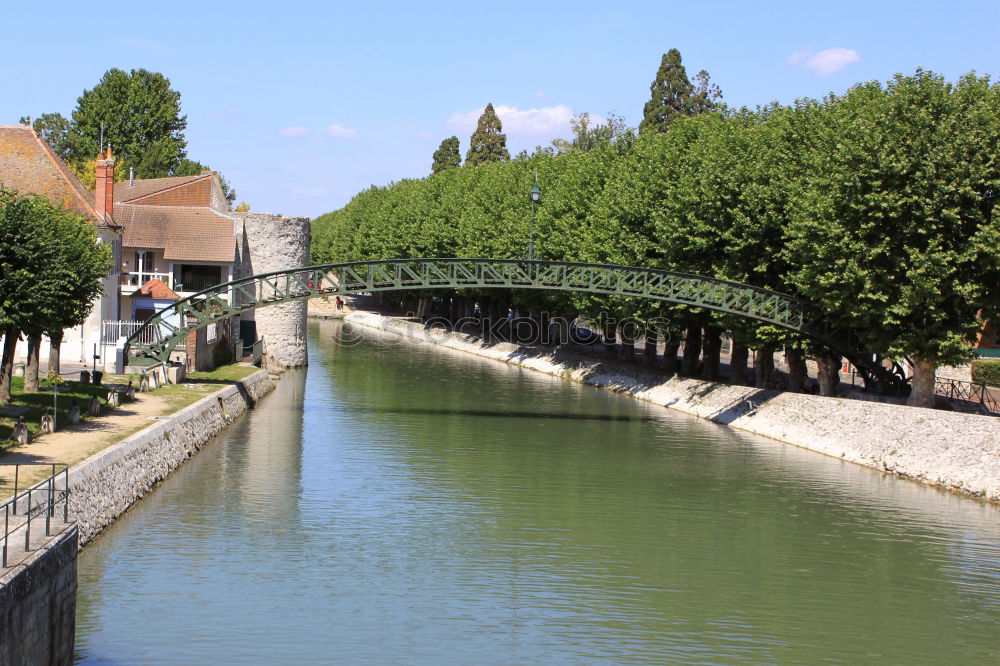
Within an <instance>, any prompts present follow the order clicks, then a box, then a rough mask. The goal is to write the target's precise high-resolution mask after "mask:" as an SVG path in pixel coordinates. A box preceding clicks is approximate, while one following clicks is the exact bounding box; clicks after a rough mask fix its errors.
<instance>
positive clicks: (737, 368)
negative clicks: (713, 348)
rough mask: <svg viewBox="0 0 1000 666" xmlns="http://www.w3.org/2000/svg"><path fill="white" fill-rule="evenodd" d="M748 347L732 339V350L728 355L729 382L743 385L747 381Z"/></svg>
mask: <svg viewBox="0 0 1000 666" xmlns="http://www.w3.org/2000/svg"><path fill="white" fill-rule="evenodd" d="M748 358H750V348H749V347H747V346H746V345H745V344H743V343H741V342H736V340H733V351H732V353H731V354H730V355H729V382H730V383H731V384H737V385H740V386H743V385H745V384H746V383H747V359H748Z"/></svg>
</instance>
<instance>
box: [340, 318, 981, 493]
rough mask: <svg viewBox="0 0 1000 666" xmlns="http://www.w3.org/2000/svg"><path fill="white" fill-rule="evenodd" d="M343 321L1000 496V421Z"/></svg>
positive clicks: (403, 326) (402, 326)
mask: <svg viewBox="0 0 1000 666" xmlns="http://www.w3.org/2000/svg"><path fill="white" fill-rule="evenodd" d="M344 319H345V321H347V322H349V323H353V324H360V325H363V326H367V327H371V328H376V329H380V330H382V331H386V332H389V333H393V334H397V335H401V336H405V337H408V338H413V339H417V340H425V341H428V342H432V343H434V344H438V345H442V346H444V347H448V348H450V349H456V350H460V351H463V352H469V353H472V354H476V355H478V356H484V357H487V358H492V359H495V360H498V361H503V362H505V363H513V364H516V365H519V366H522V367H525V368H529V369H532V370H538V371H540V372H545V373H547V374H550V375H556V376H560V377H566V378H568V379H572V380H574V381H578V382H583V383H586V384H591V385H593V386H598V387H601V388H604V389H608V390H611V391H615V392H618V393H623V394H626V395H630V396H632V397H635V398H638V399H640V400H646V401H648V402H652V403H655V404H658V405H662V406H664V407H669V408H671V409H676V410H679V411H682V412H685V413H688V414H692V415H694V416H698V417H701V418H704V419H708V420H710V421H714V422H716V423H723V424H726V425H730V426H733V427H734V428H740V429H741V430H746V431H749V432H753V433H757V434H759V435H765V436H767V437H771V438H773V439H777V440H779V441H782V442H787V443H789V444H794V445H796V446H800V447H802V448H806V449H811V450H813V451H818V452H820V453H825V454H827V455H830V456H834V457H837V458H841V459H843V460H849V461H851V462H855V463H858V464H861V465H865V466H868V467H872V468H874V469H878V470H880V471H888V472H893V473H895V474H899V475H901V476H905V477H910V478H913V479H916V480H919V481H922V482H924V483H929V484H933V485H937V486H941V487H945V488H948V489H952V490H957V491H961V492H964V493H969V494H972V495H976V496H979V497H986V498H989V499H991V500H1000V418H995V417H988V416H976V415H972V414H961V413H957V412H948V411H942V410H933V409H921V408H917V407H905V406H899V405H892V404H883V403H879V402H866V401H860V400H847V399H843V398H825V397H820V396H814V395H806V394H802V393H784V392H779V391H767V390H762V389H756V388H752V387H748V386H731V385H729V384H719V383H714V382H706V381H702V380H697V379H681V378H672V379H664V377H663V376H662V374H656V373H652V372H644V371H643V369H642V368H635V367H631V366H626V365H623V364H620V363H607V362H602V361H598V360H594V359H591V358H586V357H582V356H578V355H573V354H568V353H563V352H552V351H549V350H537V349H530V348H524V347H518V346H517V345H512V344H508V343H493V344H488V345H487V344H484V343H483V342H482V340H480V339H479V338H476V337H473V336H466V335H462V334H459V333H445V332H443V331H440V330H435V331H428V330H427V329H425V328H424V327H423V326H422V325H420V324H416V323H412V322H406V321H403V320H400V319H392V318H387V317H382V316H380V315H377V314H373V313H368V312H355V313H351V314H348V315H346V316H345V317H344Z"/></svg>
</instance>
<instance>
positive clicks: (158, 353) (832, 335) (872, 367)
mask: <svg viewBox="0 0 1000 666" xmlns="http://www.w3.org/2000/svg"><path fill="white" fill-rule="evenodd" d="M461 288H474V289H490V288H496V289H545V290H562V291H574V292H582V293H590V294H601V295H617V296H633V297H637V298H647V299H650V300H656V301H663V302H667V303H674V304H679V305H689V306H691V307H700V308H704V309H706V310H711V311H713V312H721V313H725V314H731V315H736V316H740V317H746V318H749V319H754V320H757V321H761V322H764V323H768V324H771V325H774V326H777V327H779V328H783V329H786V330H789V331H794V332H796V333H800V334H802V335H804V336H806V337H808V338H811V339H812V340H815V341H816V342H818V343H820V344H821V345H823V346H826V347H829V348H830V349H831V350H832V351H834V352H836V353H838V354H840V355H842V356H844V357H846V358H847V359H848V360H850V362H851V363H853V364H854V365H855V366H856V367H857V368H858V370H859V371H860V373H861V374H862V376H863V377H864V379H865V383H866V385H879V386H881V387H883V388H887V389H900V388H902V387H903V386H905V384H906V382H907V379H906V377H905V374H904V373H903V372H902V369H901V368H900V367H899V366H898V364H894V365H893V367H892V368H891V369H887V368H886V367H884V366H883V364H882V360H881V359H880V358H879V357H877V356H875V355H872V354H870V353H867V352H865V350H863V349H862V348H860V346H859V345H858V341H857V336H855V335H854V334H852V333H851V331H848V330H844V329H838V328H834V327H832V326H831V325H830V323H829V321H828V320H827V319H826V318H825V317H824V316H823V314H822V313H821V312H820V311H819V310H818V309H817V308H816V307H815V306H813V305H812V304H810V303H809V302H807V301H804V300H802V299H800V298H796V297H795V296H790V295H788V294H784V293H781V292H777V291H772V290H769V289H762V288H760V287H754V286H752V285H747V284H742V283H739V282H730V281H727V280H720V279H717V278H710V277H704V276H699V275H691V274H687V273H678V272H674V271H665V270H660V269H654V268H639V267H634V266H617V265H611V264H588V263H573V262H564V261H543V260H516V259H465V258H454V259H451V258H434V259H386V260H377V261H355V262H348V263H340V264H324V265H318V266H308V267H305V268H294V269H289V270H284V271H275V272H271V273H262V274H259V275H252V276H249V277H244V278H240V279H238V280H234V281H232V282H227V283H225V284H220V285H216V286H214V287H211V288H209V289H206V290H204V291H201V292H199V293H197V294H193V295H191V296H188V297H186V298H184V299H182V300H180V301H177V302H176V303H174V304H173V305H170V306H169V307H167V308H164V309H163V310H160V311H159V312H157V313H156V314H155V315H153V317H151V318H150V319H149V320H147V321H146V322H145V323H144V325H143V326H142V327H141V328H140V329H139V330H138V331H136V332H135V333H134V334H133V335H132V336H131V337H129V338H128V340H127V341H126V343H125V353H126V358H130V357H149V358H155V359H157V360H160V361H165V360H167V359H168V358H169V356H170V353H171V352H172V351H173V350H174V348H175V347H176V346H177V345H178V344H181V343H183V342H184V341H185V339H186V338H187V336H188V334H190V333H192V332H193V331H196V330H198V329H199V328H203V327H205V326H207V325H209V324H211V323H214V322H217V321H219V320H222V319H226V318H228V317H233V316H236V315H239V314H241V313H243V312H247V311H249V310H254V309H256V308H260V307H265V306H268V305H274V304H277V303H285V302H289V301H299V300H308V299H310V298H315V297H317V296H330V295H348V294H359V293H366V292H380V291H400V290H414V289H461Z"/></svg>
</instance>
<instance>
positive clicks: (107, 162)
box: [94, 145, 115, 222]
mask: <svg viewBox="0 0 1000 666" xmlns="http://www.w3.org/2000/svg"><path fill="white" fill-rule="evenodd" d="M96 171H97V174H96V175H97V186H96V188H95V190H94V208H96V209H97V217H98V218H99V219H100V220H101V221H102V222H111V216H112V215H113V214H114V210H115V160H114V158H113V157H112V156H111V146H110V145H109V146H108V153H107V155H103V156H102V155H100V154H98V156H97V167H96Z"/></svg>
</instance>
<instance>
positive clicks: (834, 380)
mask: <svg viewBox="0 0 1000 666" xmlns="http://www.w3.org/2000/svg"><path fill="white" fill-rule="evenodd" d="M816 364H817V365H818V366H819V369H818V370H817V371H816V380H817V381H818V382H819V394H820V395H826V396H834V395H837V385H838V384H840V357H839V356H829V355H827V356H820V357H819V358H817V359H816Z"/></svg>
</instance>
